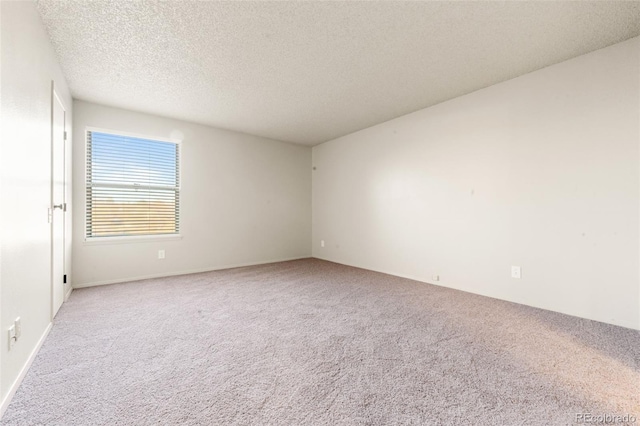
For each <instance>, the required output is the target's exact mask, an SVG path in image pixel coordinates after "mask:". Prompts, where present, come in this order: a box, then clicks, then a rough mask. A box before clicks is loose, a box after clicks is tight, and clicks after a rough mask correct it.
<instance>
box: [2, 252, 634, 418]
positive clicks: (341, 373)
mask: <svg viewBox="0 0 640 426" xmlns="http://www.w3.org/2000/svg"><path fill="white" fill-rule="evenodd" d="M577 413H591V414H592V415H601V414H605V413H606V414H621V415H623V414H634V415H635V416H636V417H637V418H639V419H638V420H637V422H638V423H640V333H638V332H636V331H632V330H628V329H624V328H620V327H615V326H610V325H606V324H602V323H598V322H593V321H588V320H582V319H578V318H574V317H569V316H566V315H562V314H557V313H553V312H548V311H543V310H539V309H534V308H529V307H525V306H521V305H516V304H513V303H508V302H502V301H498V300H495V299H490V298H487V297H482V296H476V295H472V294H468V293H463V292H460V291H456V290H451V289H446V288H442V287H437V286H432V285H428V284H424V283H419V282H415V281H411V280H407V279H402V278H397V277H393V276H389V275H384V274H379V273H376V272H369V271H365V270H362V269H357V268H351V267H347V266H342V265H337V264H333V263H330V262H324V261H321V260H314V259H308V260H300V261H292V262H284V263H276V264H270V265H263V266H254V267H247V268H238V269H231V270H226V271H217V272H209V273H202V274H194V275H185V276H180V277H170V278H162V279H151V280H145V281H139V282H133V283H126V284H115V285H110V286H103V287H95V288H89V289H80V290H76V291H74V292H73V294H72V296H71V299H70V300H69V302H67V303H66V304H65V305H64V306H63V307H62V310H61V311H60V313H59V314H58V316H57V318H56V321H55V325H54V327H53V330H52V331H51V334H50V335H49V337H48V339H47V341H46V342H45V344H44V346H43V347H42V349H41V351H40V353H39V355H38V356H37V358H36V360H35V361H34V364H33V366H32V367H31V370H30V371H29V373H28V375H27V377H26V378H25V380H24V382H23V384H22V386H21V387H20V389H19V390H18V392H17V394H16V396H15V397H14V399H13V402H12V403H11V405H10V407H9V409H8V410H7V412H6V414H5V416H4V418H3V419H2V424H4V425H35V424H38V425H40V424H42V425H148V424H163V425H174V424H176V425H178V424H179V425H220V424H234V425H235V424H239V425H249V424H251V425H337V424H343V425H396V424H407V425H436V424H442V425H466V424H473V425H516V424H517V425H571V424H576V414H577ZM618 424H620V423H618Z"/></svg>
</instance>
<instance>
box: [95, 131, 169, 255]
mask: <svg viewBox="0 0 640 426" xmlns="http://www.w3.org/2000/svg"><path fill="white" fill-rule="evenodd" d="M88 132H98V133H108V134H111V135H116V136H124V137H130V138H139V139H147V140H154V141H158V142H169V143H174V144H176V145H177V146H178V162H179V164H178V182H180V185H178V191H179V192H180V196H181V197H182V164H181V162H182V139H173V138H164V137H159V136H149V135H143V134H140V133H132V132H123V131H120V130H110V129H105V128H101V127H92V126H87V127H85V129H84V153H83V161H84V190H85V191H86V188H87V175H88V170H87V148H88V142H89V141H88V139H87V133H88ZM83 198H84V203H83V216H84V231H83V233H84V238H83V240H84V244H89V245H94V244H123V243H146V242H153V241H168V240H181V239H182V234H180V233H178V234H164V235H163V234H158V235H126V236H120V237H89V236H88V235H87V197H86V196H85V197H83ZM180 204H182V203H180ZM177 220H178V222H179V221H180V217H178V219H177ZM178 229H180V230H182V227H181V226H179V225H178Z"/></svg>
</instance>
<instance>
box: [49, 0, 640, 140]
mask: <svg viewBox="0 0 640 426" xmlns="http://www.w3.org/2000/svg"><path fill="white" fill-rule="evenodd" d="M38 8H39V10H40V13H41V14H42V18H43V21H44V23H45V26H46V27H47V30H48V32H49V34H50V36H51V40H52V42H53V45H54V47H55V49H56V52H57V54H58V56H59V59H60V62H61V65H62V68H63V71H64V73H65V76H66V77H67V80H68V83H69V85H70V87H71V91H72V94H73V96H74V97H75V98H77V99H83V100H87V101H92V102H97V103H101V104H106V105H112V106H117V107H122V108H127V109H132V110H137V111H143V112H148V113H152V114H158V115H162V116H167V117H173V118H179V119H183V120H188V121H193V122H197V123H202V124H207V125H211V126H215V127H221V128H226V129H232V130H237V131H241V132H245V133H250V134H255V135H260V136H266V137H270V138H274V139H280V140H284V141H290V142H295V143H301V144H306V145H315V144H318V143H321V142H324V141H327V140H330V139H333V138H335V137H338V136H342V135H345V134H348V133H351V132H354V131H356V130H359V129H363V128H365V127H369V126H371V125H374V124H377V123H380V122H383V121H386V120H389V119H392V118H394V117H397V116H400V115H403V114H406V113H409V112H412V111H415V110H418V109H421V108H424V107H427V106H430V105H434V104H436V103H438V102H442V101H444V100H447V99H451V98H454V97H456V96H459V95H462V94H465V93H469V92H471V91H474V90H477V89H480V88H482V87H486V86H489V85H492V84H495V83H498V82H500V81H504V80H507V79H510V78H513V77H516V76H518V75H521V74H525V73H527V72H530V71H533V70H536V69H539V68H541V67H544V66H547V65H551V64H554V63H557V62H560V61H563V60H565V59H568V58H571V57H575V56H578V55H580V54H583V53H586V52H589V51H592V50H595V49H599V48H602V47H605V46H608V45H611V44H614V43H616V42H619V41H623V40H626V39H628V38H631V37H634V36H637V35H638V34H640V2H619V1H616V2H574V1H567V2H457V1H451V2H407V3H404V2H293V1H292V2H192V1H177V0H176V1H169V2H155V1H119V0H111V1H87V0H76V1H64V0H62V1H60V0H41V1H39V2H38Z"/></svg>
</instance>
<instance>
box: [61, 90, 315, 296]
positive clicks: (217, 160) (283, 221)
mask: <svg viewBox="0 0 640 426" xmlns="http://www.w3.org/2000/svg"><path fill="white" fill-rule="evenodd" d="M87 127H98V128H102V129H110V130H118V131H122V132H130V133H135V134H140V135H144V136H150V137H154V136H155V137H163V138H176V139H182V141H183V142H182V151H181V156H182V158H181V186H182V188H181V200H180V233H181V235H182V238H181V239H179V240H156V241H150V242H149V241H147V242H133V241H128V242H126V243H91V242H85V241H84V224H85V219H84V212H85V204H84V197H85V166H84V165H85V146H86V141H85V129H86V128H87ZM74 130H75V131H74V134H75V139H74V152H73V164H74V175H73V181H74V188H75V190H74V194H73V195H74V200H76V205H77V208H76V214H75V215H74V224H73V226H74V240H73V242H74V257H73V265H74V269H73V285H74V287H83V286H90V285H96V284H101V283H108V282H116V281H123V280H131V279H136V278H142V277H151V276H164V275H170V274H178V273H187V272H192V271H202V270H211V269H219V268H225V267H230V266H236V265H244V264H255V263H262V262H275V261H279V260H285V259H293V258H302V257H309V256H310V255H311V148H309V147H304V146H298V145H293V144H289V143H284V142H278V141H273V140H269V139H264V138H260V137H255V136H249V135H246V134H241V133H236V132H230V131H226V130H220V129H215V128H211V127H207V126H202V125H197V124H193V123H187V122H183V121H178V120H172V119H167V118H162V117H157V116H152V115H147V114H141V113H136V112H132V111H126V110H122V109H117V108H110V107H106V106H101V105H96V104H92V103H87V102H82V101H75V102H74ZM159 249H164V250H165V251H166V258H165V259H163V260H159V259H158V250H159Z"/></svg>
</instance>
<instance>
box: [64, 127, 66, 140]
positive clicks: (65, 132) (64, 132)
mask: <svg viewBox="0 0 640 426" xmlns="http://www.w3.org/2000/svg"><path fill="white" fill-rule="evenodd" d="M64 140H65V141H66V140H67V131H66V130H65V131H64Z"/></svg>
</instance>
